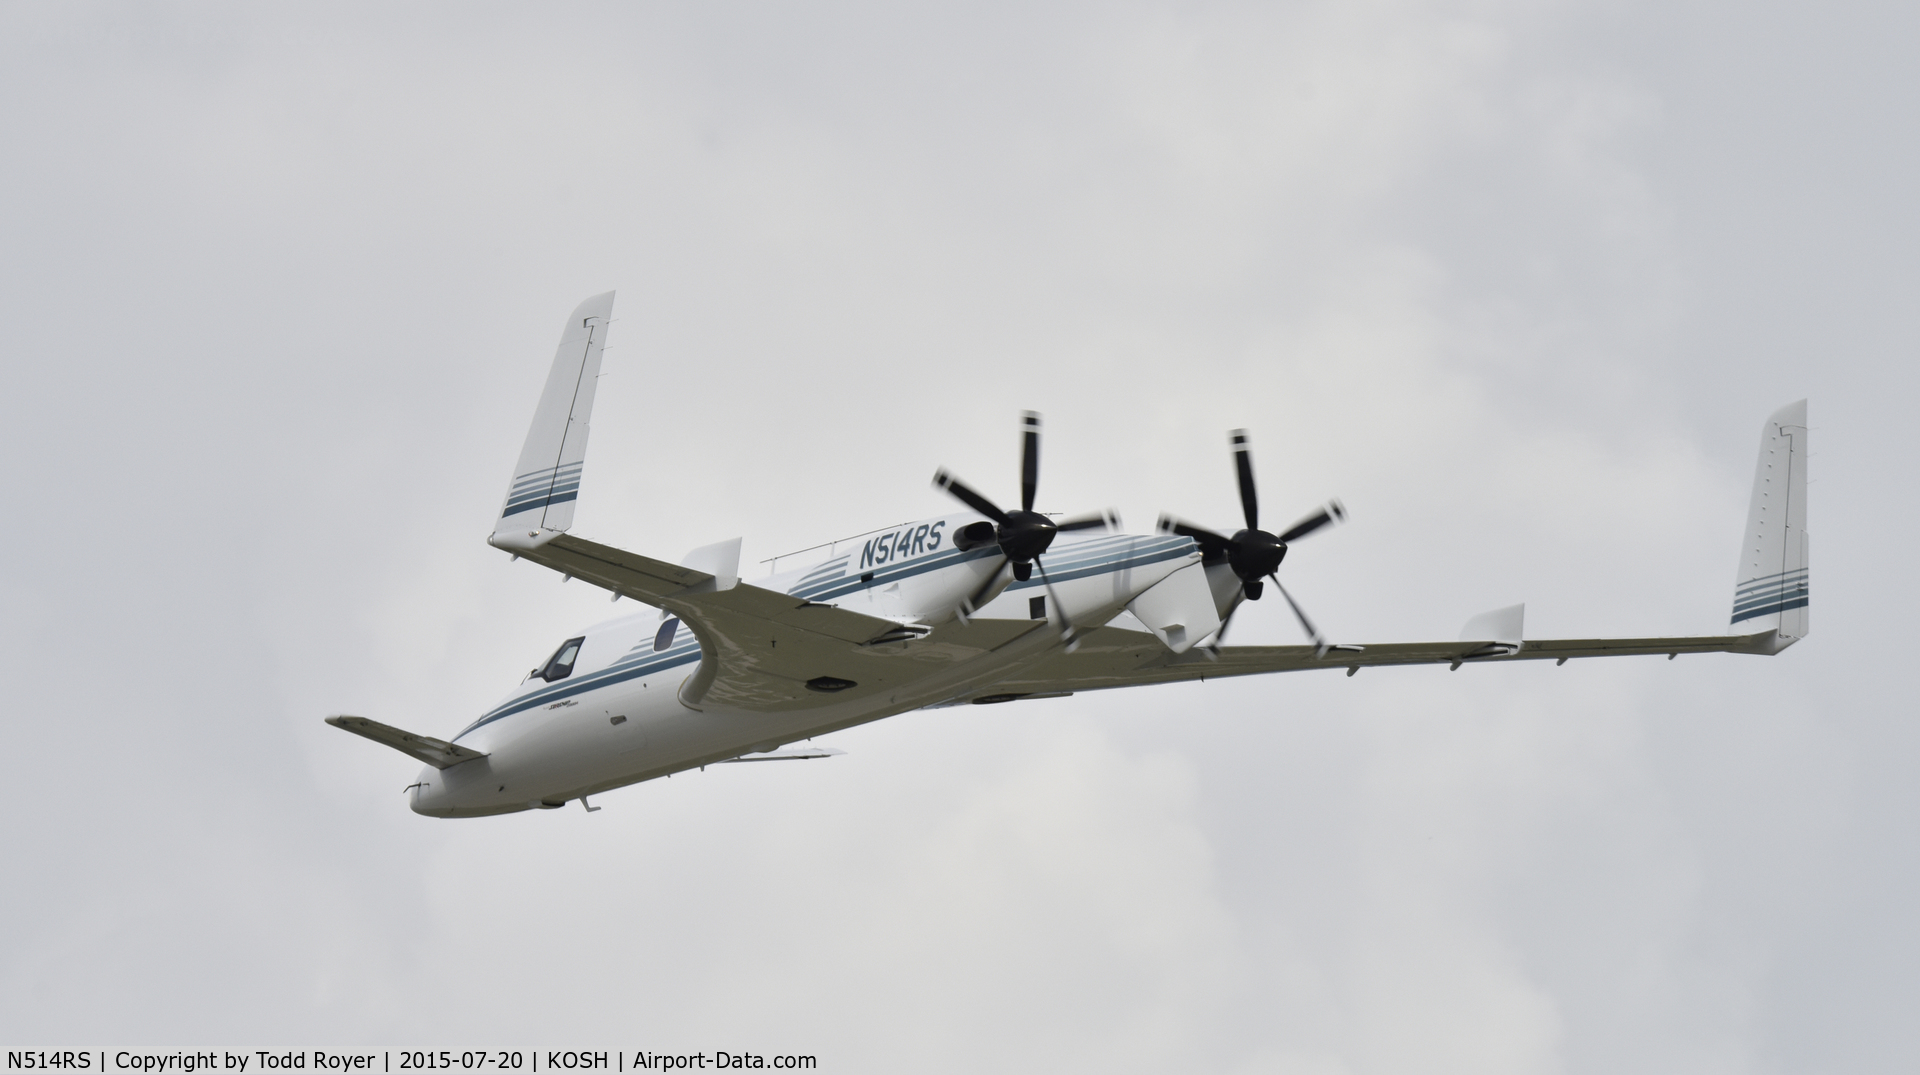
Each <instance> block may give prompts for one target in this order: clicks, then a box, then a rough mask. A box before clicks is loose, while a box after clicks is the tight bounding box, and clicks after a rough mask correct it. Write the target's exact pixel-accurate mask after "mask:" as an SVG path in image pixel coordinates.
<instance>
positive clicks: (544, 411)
mask: <svg viewBox="0 0 1920 1075" xmlns="http://www.w3.org/2000/svg"><path fill="white" fill-rule="evenodd" d="M613 295H614V293H613V292H611V291H609V292H607V293H605V294H602V295H595V296H593V297H592V298H590V299H587V300H586V301H585V302H582V303H581V304H580V305H579V306H578V307H577V308H576V309H575V310H574V311H573V313H572V314H571V315H570V316H569V317H568V318H567V323H566V325H565V327H564V328H562V329H561V332H560V346H559V348H558V349H557V350H555V352H554V356H553V366H552V368H551V369H549V371H548V373H547V385H546V388H545V390H544V391H542V392H541V394H540V405H539V407H538V408H537V409H535V411H534V412H533V425H532V426H531V427H530V428H529V429H528V430H527V441H526V445H525V446H524V447H522V448H521V449H520V461H519V463H518V464H517V465H515V467H514V468H513V481H512V482H511V483H510V484H509V485H508V487H507V498H506V502H505V503H504V504H502V505H501V508H500V516H499V518H498V519H497V520H496V521H495V523H494V534H495V536H496V537H503V536H506V535H513V536H515V537H518V536H519V535H521V534H526V533H529V532H532V533H538V532H539V531H543V530H545V531H553V532H559V531H565V530H567V529H568V528H570V527H571V526H572V525H573V507H574V501H575V499H576V498H577V496H578V495H579V490H580V474H581V470H582V468H583V467H584V465H585V462H586V457H587V432H588V419H590V418H591V417H592V415H593V392H594V387H595V384H596V382H597V381H598V380H599V377H600V352H601V350H602V349H603V348H604V347H605V346H606V342H607V324H608V322H610V321H611V320H612V319H613ZM494 544H496V545H498V544H501V543H500V542H498V541H496V542H495V543H494Z"/></svg>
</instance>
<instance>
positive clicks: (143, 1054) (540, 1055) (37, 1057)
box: [6, 1049, 820, 1075]
mask: <svg viewBox="0 0 1920 1075" xmlns="http://www.w3.org/2000/svg"><path fill="white" fill-rule="evenodd" d="M819 1066H820V1065H819V1061H818V1059H816V1058H815V1057H812V1056H800V1055H794V1054H789V1053H779V1052H774V1053H756V1052H748V1051H744V1050H743V1051H734V1050H729V1049H715V1050H713V1051H711V1052H700V1053H684V1052H651V1051H648V1050H644V1049H641V1050H635V1051H633V1052H625V1053H623V1052H607V1051H605V1050H602V1051H599V1052H593V1051H583V1050H578V1049H531V1050H527V1049H480V1050H474V1049H468V1050H452V1049H366V1050H360V1051H358V1052H344V1051H341V1052H335V1051H331V1050H326V1049H313V1050H311V1051H304V1052H303V1051H298V1050H295V1051H281V1050H274V1049H253V1050H248V1051H246V1052H238V1053H234V1052H226V1051H224V1050H213V1051H207V1052H186V1051H182V1050H176V1051H173V1052H157V1051H152V1050H142V1049H9V1050H7V1068H6V1070H8V1071H39V1072H60V1073H62V1075H77V1073H80V1072H89V1073H93V1075H120V1073H123V1072H128V1073H131V1072H137V1073H139V1075H198V1073H199V1072H206V1071H219V1072H230V1073H233V1075H280V1073H282V1072H290V1071H298V1072H303V1073H312V1075H352V1073H368V1075H371V1073H374V1072H378V1073H380V1075H394V1073H406V1072H441V1071H494V1072H499V1071H513V1072H524V1073H526V1075H539V1072H541V1071H543V1070H544V1071H550V1072H554V1073H555V1075H560V1073H563V1072H571V1071H612V1072H623V1071H640V1072H654V1071H751V1070H763V1071H817V1070H819Z"/></svg>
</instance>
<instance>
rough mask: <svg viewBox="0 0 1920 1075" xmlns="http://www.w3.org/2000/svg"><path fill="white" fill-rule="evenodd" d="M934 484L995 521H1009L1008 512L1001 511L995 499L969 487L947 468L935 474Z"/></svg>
mask: <svg viewBox="0 0 1920 1075" xmlns="http://www.w3.org/2000/svg"><path fill="white" fill-rule="evenodd" d="M933 484H935V485H937V486H939V487H940V488H942V489H945V490H946V491H947V492H949V493H952V494H953V495H954V496H955V497H956V498H957V499H958V500H959V501H960V502H961V503H962V504H965V505H966V506H967V507H970V508H972V509H973V510H975V511H977V512H979V513H980V514H982V515H985V516H986V517H987V518H989V519H992V520H993V521H994V522H996V523H1003V524H1004V523H1005V522H1006V521H1007V513H1006V512H1004V511H1001V510H1000V508H999V507H998V506H997V505H995V504H994V502H993V501H991V500H988V499H987V498H986V497H984V496H981V495H980V494H979V493H976V492H974V491H973V490H972V489H969V488H967V486H966V485H965V484H964V483H963V482H961V480H960V479H959V478H956V477H954V476H953V475H952V474H949V473H947V472H946V471H945V470H942V471H940V472H938V473H936V474H935V475H934V476H933Z"/></svg>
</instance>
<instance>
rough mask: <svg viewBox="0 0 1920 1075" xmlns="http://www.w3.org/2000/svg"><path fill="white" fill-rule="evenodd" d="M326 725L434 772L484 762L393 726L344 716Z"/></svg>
mask: <svg viewBox="0 0 1920 1075" xmlns="http://www.w3.org/2000/svg"><path fill="white" fill-rule="evenodd" d="M327 723H328V724H331V725H333V726H334V727H336V728H339V729H340V730H342V731H348V732H352V733H353V734H355V735H359V736H365V737H366V738H368V739H371V740H373V741H374V742H376V743H379V744H381V745H382V746H390V747H392V748H393V749H395V750H397V751H399V752H400V753H402V754H405V755H406V756H407V757H409V758H418V759H419V760H421V761H423V762H426V763H427V764H428V765H431V766H433V767H434V768H435V769H451V768H453V767H454V766H456V765H459V764H460V763H461V762H468V761H472V760H474V759H475V758H484V757H486V755H485V754H482V753H480V752H479V751H477V750H474V749H472V748H471V747H463V746H458V745H455V744H453V743H449V742H447V741H446V740H444V739H433V738H430V737H428V736H424V735H415V734H413V733H412V732H403V731H401V730H400V729H398V728H395V727H393V726H391V725H387V724H381V723H380V722H379V721H374V720H368V719H367V718H365V717H350V716H347V715H346V714H344V713H340V714H336V715H334V716H331V717H328V718H327Z"/></svg>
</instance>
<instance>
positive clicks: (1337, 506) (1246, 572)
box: [1160, 429, 1347, 652]
mask: <svg viewBox="0 0 1920 1075" xmlns="http://www.w3.org/2000/svg"><path fill="white" fill-rule="evenodd" d="M1228 436H1229V438H1230V439H1231V440H1232V443H1233V468H1234V472H1235V474H1236V475H1237V476H1238V477H1239V479H1240V509H1241V511H1242V512H1243V513H1244V514H1245V516H1246V521H1247V525H1246V529H1244V530H1240V531H1238V532H1237V533H1235V534H1234V535H1233V536H1232V537H1226V536H1225V535H1222V534H1220V533H1217V532H1215V531H1212V530H1208V529H1207V528H1205V527H1203V526H1194V525H1193V524H1191V523H1188V522H1184V521H1182V520H1180V519H1176V518H1174V517H1173V516H1171V515H1162V516H1160V529H1161V530H1162V531H1163V532H1166V533H1170V534H1179V535H1180V536H1182V537H1190V538H1192V539H1193V540H1194V542H1195V543H1196V544H1198V545H1199V546H1200V552H1201V554H1202V555H1203V556H1205V557H1206V559H1207V560H1209V561H1211V562H1214V563H1218V562H1220V561H1221V560H1225V561H1226V562H1227V563H1228V564H1229V565H1230V566H1231V567H1232V568H1233V573H1234V574H1235V575H1237V576H1239V578H1240V589H1241V591H1242V592H1243V593H1245V594H1246V597H1247V600H1249V601H1258V600H1260V595H1261V594H1262V593H1263V592H1265V588H1266V581H1265V580H1271V581H1272V582H1273V585H1274V588H1275V589H1277V590H1279V591H1280V596H1281V597H1284V598H1286V601H1287V605H1288V606H1289V607H1291V608H1292V609H1293V614H1294V616H1296V617H1297V618H1298V619H1299V620H1300V626H1301V627H1302V628H1304V629H1305V630H1306V632H1307V637H1308V638H1310V639H1312V640H1313V644H1314V646H1315V647H1316V648H1318V649H1320V650H1322V651H1323V652H1324V651H1325V649H1326V641H1325V639H1323V638H1322V637H1321V635H1320V631H1319V629H1317V628H1316V627H1314V625H1313V621H1312V620H1309V619H1307V614H1306V613H1305V612H1303V611H1301V609H1300V605H1299V603H1298V602H1296V601H1295V600H1294V599H1293V595H1292V594H1290V593H1288V592H1287V588H1286V587H1285V586H1282V585H1280V578H1279V576H1278V574H1277V572H1278V571H1279V570H1280V562H1281V561H1282V560H1285V559H1286V558H1287V546H1288V545H1289V544H1291V543H1292V542H1295V541H1298V540H1300V539H1301V538H1303V537H1306V536H1307V535H1308V534H1311V533H1313V532H1314V531H1315V530H1318V529H1320V528H1321V527H1323V526H1326V525H1327V524H1329V523H1333V522H1343V521H1345V520H1346V517H1347V509H1346V508H1345V507H1344V506H1342V505H1341V503H1340V502H1339V501H1338V500H1329V501H1327V503H1326V504H1325V505H1324V506H1322V507H1321V508H1320V509H1319V510H1318V511H1315V512H1314V513H1313V514H1311V515H1309V516H1307V517H1306V518H1304V519H1301V520H1300V521H1299V522H1297V523H1294V524H1293V525H1292V526H1290V527H1288V528H1287V529H1286V530H1285V531H1284V532H1282V533H1279V534H1270V533H1268V532H1267V531H1265V530H1262V529H1260V496H1259V493H1258V492H1257V491H1256V490H1255V489H1254V485H1253V450H1252V448H1251V447H1249V446H1248V444H1247V431H1246V430H1244V429H1236V430H1234V431H1233V432H1232V433H1231V434H1229V435H1228ZM1227 617H1228V619H1229V620H1231V619H1232V617H1233V613H1232V611H1231V610H1229V611H1228V613H1227ZM1225 633H1226V624H1225V623H1224V622H1223V623H1222V624H1221V625H1220V634H1222V635H1224V634H1225Z"/></svg>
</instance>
